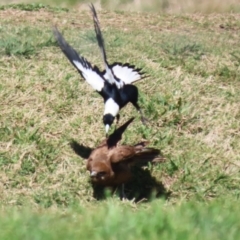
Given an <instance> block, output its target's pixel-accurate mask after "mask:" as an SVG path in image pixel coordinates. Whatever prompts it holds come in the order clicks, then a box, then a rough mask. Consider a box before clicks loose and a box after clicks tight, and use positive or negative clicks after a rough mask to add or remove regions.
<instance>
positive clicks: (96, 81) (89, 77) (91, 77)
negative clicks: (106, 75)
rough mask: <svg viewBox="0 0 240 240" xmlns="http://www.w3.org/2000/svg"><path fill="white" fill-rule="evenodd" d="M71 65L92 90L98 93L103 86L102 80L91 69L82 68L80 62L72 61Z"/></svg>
mask: <svg viewBox="0 0 240 240" xmlns="http://www.w3.org/2000/svg"><path fill="white" fill-rule="evenodd" d="M73 64H74V65H75V66H76V67H77V68H78V69H79V70H80V71H81V73H82V75H83V77H84V79H85V80H86V81H87V83H88V84H90V85H91V86H92V88H93V89H95V90H97V91H98V92H100V91H101V90H102V88H103V86H104V80H103V78H102V77H101V76H100V75H99V74H98V73H97V72H95V71H94V70H93V69H91V68H86V67H84V66H83V65H82V64H81V62H79V61H77V60H73Z"/></svg>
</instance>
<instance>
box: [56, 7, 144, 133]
mask: <svg viewBox="0 0 240 240" xmlns="http://www.w3.org/2000/svg"><path fill="white" fill-rule="evenodd" d="M90 7H91V10H92V13H93V20H94V28H95V32H96V37H97V41H98V45H99V47H100V49H101V52H102V56H103V59H104V63H105V68H106V69H105V70H104V71H100V70H99V68H98V67H97V66H92V64H91V63H90V62H88V61H87V59H86V58H84V57H83V56H81V55H80V54H78V53H77V51H76V50H75V49H74V48H73V47H71V46H70V45H69V44H68V43H67V42H66V40H65V39H64V37H63V36H62V34H61V33H60V32H59V31H58V29H57V27H54V28H53V33H54V36H55V38H56V40H57V42H58V44H59V47H60V48H61V50H62V52H63V53H64V54H65V56H66V57H67V58H68V60H69V61H70V62H71V63H72V65H73V66H74V67H75V68H76V69H77V70H78V72H79V73H80V75H81V76H82V77H83V78H84V79H85V80H86V81H87V83H88V84H90V85H91V86H92V88H93V89H94V90H96V91H97V92H98V93H99V94H100V95H101V96H102V97H103V100H104V113H103V124H104V125H105V130H106V134H107V133H108V131H109V128H110V126H111V125H112V123H113V121H114V119H115V118H116V119H117V122H118V121H119V117H120V115H119V111H120V109H121V108H123V107H124V106H125V105H126V104H127V103H129V102H131V103H132V104H133V106H134V107H135V108H136V109H137V110H138V112H139V113H140V114H141V120H142V122H143V123H145V121H146V119H145V118H144V117H143V115H142V112H141V109H140V107H139V105H138V89H137V87H136V86H134V85H132V84H131V83H133V82H135V81H138V80H140V79H141V77H142V72H141V70H140V69H136V68H135V67H134V66H132V65H129V64H121V63H113V64H112V65H109V64H108V62H107V58H106V52H105V47H104V41H103V38H102V34H101V30H100V27H99V24H98V19H97V15H96V11H95V8H94V6H93V5H91V6H90Z"/></svg>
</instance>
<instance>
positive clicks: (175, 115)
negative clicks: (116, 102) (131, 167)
mask: <svg viewBox="0 0 240 240" xmlns="http://www.w3.org/2000/svg"><path fill="white" fill-rule="evenodd" d="M36 10H37V11H36ZM0 16H1V18H0V19H1V27H0V53H1V57H0V79H1V81H0V98H1V105H0V106H1V115H0V123H1V125H0V189H1V196H0V200H1V201H0V202H1V217H0V222H1V226H5V227H4V228H3V229H4V231H1V233H0V235H1V239H13V238H15V239H22V238H24V239H27V238H31V239H32V238H33V236H38V238H39V239H55V238H60V239H69V238H71V239H74V238H75V239H79V238H87V237H91V238H93V239H94V238H95V239H106V238H110V237H111V238H113V237H112V236H113V234H115V238H116V239H123V238H130V239H131V238H134V239H136V238H141V239H145V238H151V239H159V236H161V238H163V239H238V236H239V230H238V222H239V221H238V219H239V216H238V212H239V207H238V205H239V204H238V199H239V195H240V190H239V184H240V176H239V167H240V165H239V160H240V159H239V158H240V153H239V149H240V144H239V143H240V141H239V140H240V135H239V129H240V126H239V118H240V108H239V102H240V91H239V89H240V78H239V76H240V74H239V69H240V68H239V66H240V60H239V59H240V43H239V37H240V36H239V28H240V25H239V15H237V14H210V15H203V14H188V15H186V14H185V15H179V16H174V15H159V14H153V13H152V14H150V13H129V12H112V11H100V12H99V17H100V21H101V26H102V29H103V34H104V37H105V41H106V48H107V53H108V58H109V62H113V61H122V62H130V63H132V64H135V65H136V66H137V67H142V68H144V70H145V72H146V73H147V74H148V75H149V76H150V77H149V78H147V79H146V80H143V81H141V82H139V83H137V86H138V87H139V89H140V93H141V96H140V104H141V106H142V107H143V111H144V113H145V115H146V117H147V118H149V119H150V122H151V123H150V125H149V126H147V127H145V126H142V125H141V122H140V119H139V116H138V114H137V113H136V112H135V110H133V107H132V106H130V105H129V106H127V108H126V109H124V110H123V111H122V114H121V119H120V121H121V123H123V122H125V121H126V120H128V119H129V118H130V117H132V116H136V120H135V121H134V123H133V124H132V125H131V126H130V127H129V129H128V130H127V132H126V133H125V135H124V138H123V142H124V143H128V144H134V143H137V142H139V141H141V140H142V139H143V138H144V139H147V140H150V141H151V146H153V147H156V148H159V149H161V151H162V152H163V154H164V156H165V158H166V160H165V162H163V163H162V164H159V165H157V166H153V167H151V166H149V168H147V169H143V170H142V172H137V173H136V179H135V181H134V182H133V183H131V184H129V185H128V186H127V194H128V196H129V198H130V199H133V198H134V197H135V199H137V202H133V201H125V202H120V201H119V199H118V197H117V196H115V195H114V196H108V197H107V198H106V199H105V200H103V201H96V199H95V198H94V197H93V190H92V188H91V185H90V184H89V181H88V179H89V176H88V173H87V172H86V168H85V162H84V160H83V159H81V158H79V157H78V156H77V155H75V153H74V152H73V151H72V150H71V148H70V146H69V143H70V142H71V141H72V140H73V139H74V140H76V141H78V142H79V143H81V144H84V145H85V146H88V147H91V148H93V147H95V146H96V145H97V144H98V143H99V142H100V141H101V140H102V139H103V137H104V128H103V125H102V123H101V117H102V111H103V108H102V107H103V105H102V100H101V98H100V97H99V96H98V95H97V94H96V93H95V92H93V91H92V89H91V88H90V87H89V86H88V85H87V84H86V83H84V81H82V80H81V78H80V76H79V74H78V73H77V72H76V71H75V70H74V69H73V67H72V66H71V65H70V64H69V62H68V61H67V60H66V59H65V57H64V56H63V54H62V53H61V51H60V50H59V48H58V47H57V45H56V43H55V40H54V39H53V36H52V32H51V26H52V25H54V24H57V25H58V27H59V30H60V31H61V32H63V34H64V36H65V38H66V39H67V41H69V42H70V43H71V44H72V45H73V46H74V47H75V48H76V49H77V50H78V51H79V52H80V53H82V54H83V55H84V56H85V57H86V58H87V59H89V61H91V62H93V63H95V64H97V65H99V66H102V62H101V57H100V53H99V50H98V48H97V44H96V41H95V40H94V32H93V25H92V20H91V17H90V14H89V11H78V10H70V11H69V12H66V11H53V10H52V8H51V11H50V10H49V9H48V8H47V7H46V8H45V7H44V8H41V9H34V11H25V10H23V9H22V7H21V8H17V7H16V9H15V8H8V7H3V8H2V10H1V11H0ZM16 22H17V23H18V24H17V25H16ZM93 112H94V114H93ZM146 173H148V175H149V176H150V174H151V176H152V177H151V178H150V177H146V178H144V177H142V176H143V175H144V176H146ZM141 180H143V181H144V182H143V181H141ZM143 197H145V198H147V200H148V201H143V199H142V198H143ZM141 199H142V200H141ZM139 200H141V201H140V202H138V201H139ZM30 209H31V210H30ZM106 213H107V217H105V214H106ZM149 216H151V218H150V217H149ZM123 217H124V218H123ZM103 219H104V221H103ZM102 221H103V222H102ZM149 226H151V227H149ZM12 229H15V231H13V230H12ZM53 229H59V231H53ZM92 229H94V231H93V230H92ZM133 232H134V233H133ZM36 238H37V237H36Z"/></svg>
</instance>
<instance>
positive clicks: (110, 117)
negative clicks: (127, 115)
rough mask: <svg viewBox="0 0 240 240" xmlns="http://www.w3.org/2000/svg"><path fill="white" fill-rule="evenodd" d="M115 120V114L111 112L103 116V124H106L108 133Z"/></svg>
mask: <svg viewBox="0 0 240 240" xmlns="http://www.w3.org/2000/svg"><path fill="white" fill-rule="evenodd" d="M113 121H114V116H113V115H112V114H110V113H108V114H105V115H104V116H103V124H104V125H105V129H106V134H107V133H108V130H109V128H110V127H111V125H112V123H113Z"/></svg>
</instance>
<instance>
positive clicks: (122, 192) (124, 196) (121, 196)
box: [120, 184, 127, 200]
mask: <svg viewBox="0 0 240 240" xmlns="http://www.w3.org/2000/svg"><path fill="white" fill-rule="evenodd" d="M120 198H121V200H125V199H127V196H126V194H125V192H124V184H122V186H121V195H120Z"/></svg>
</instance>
